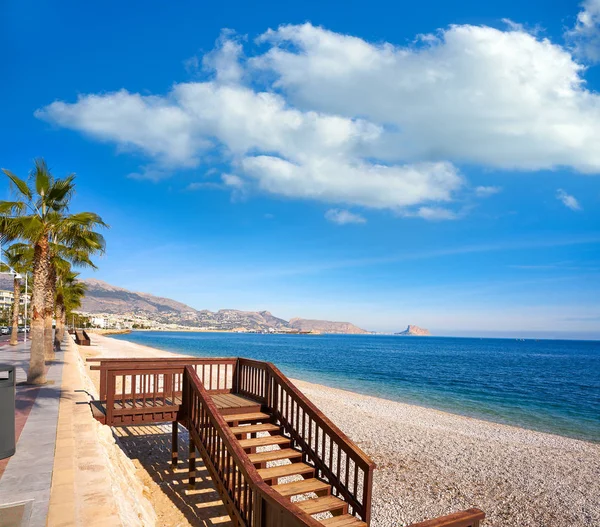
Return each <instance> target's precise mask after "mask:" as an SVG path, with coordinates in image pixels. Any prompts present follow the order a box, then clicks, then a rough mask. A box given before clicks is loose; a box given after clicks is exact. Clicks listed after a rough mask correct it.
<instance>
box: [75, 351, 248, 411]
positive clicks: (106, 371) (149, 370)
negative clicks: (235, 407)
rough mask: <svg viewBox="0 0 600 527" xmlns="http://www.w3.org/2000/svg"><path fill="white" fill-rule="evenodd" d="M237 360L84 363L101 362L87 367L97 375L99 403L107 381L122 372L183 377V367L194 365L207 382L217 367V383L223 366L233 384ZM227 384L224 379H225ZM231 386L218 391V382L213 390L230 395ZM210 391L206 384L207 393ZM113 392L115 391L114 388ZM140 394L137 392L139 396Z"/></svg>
mask: <svg viewBox="0 0 600 527" xmlns="http://www.w3.org/2000/svg"><path fill="white" fill-rule="evenodd" d="M237 361H238V359H237V358H231V357H228V358H197V357H182V358H179V357H176V358H171V357H167V358H142V359H137V358H135V359H133V358H115V359H112V358H111V359H103V358H96V357H91V358H89V359H87V362H92V363H95V362H100V364H99V365H96V364H94V365H92V366H90V370H92V371H100V383H99V396H100V400H101V401H104V400H107V399H108V393H109V392H110V389H109V386H108V385H109V377H110V376H111V375H123V374H124V373H123V372H124V371H127V373H126V374H125V375H131V376H134V375H138V376H143V375H152V374H155V375H164V374H168V375H172V376H174V375H178V376H181V375H183V370H184V368H185V366H186V365H190V364H191V365H195V366H202V370H203V379H205V373H206V374H208V376H209V379H211V378H212V377H213V366H217V368H216V371H215V372H214V373H216V375H217V380H218V379H220V375H221V366H224V368H225V371H224V374H225V375H226V376H227V375H228V374H227V371H228V367H230V369H231V373H230V375H231V377H232V380H234V381H235V378H236V368H237ZM207 366H208V368H207V369H208V371H207V372H205V371H204V370H205V367H207ZM225 380H226V379H225ZM132 382H133V380H132ZM232 387H233V386H230V387H228V388H226V387H225V386H224V387H221V386H220V385H219V382H217V388H216V390H220V389H221V390H226V391H229V390H230V389H231V388H232ZM212 388H213V387H212V386H211V385H210V382H209V389H212ZM113 389H114V387H113ZM138 393H139V392H138Z"/></svg>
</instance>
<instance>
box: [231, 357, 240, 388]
mask: <svg viewBox="0 0 600 527" xmlns="http://www.w3.org/2000/svg"><path fill="white" fill-rule="evenodd" d="M231 391H232V393H239V391H240V359H239V357H238V358H237V359H236V360H235V367H234V370H233V378H232V387H231Z"/></svg>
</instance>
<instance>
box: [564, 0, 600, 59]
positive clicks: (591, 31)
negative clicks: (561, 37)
mask: <svg viewBox="0 0 600 527" xmlns="http://www.w3.org/2000/svg"><path fill="white" fill-rule="evenodd" d="M565 36H566V38H567V40H568V41H569V42H570V44H571V46H572V48H573V51H574V53H575V54H576V55H577V56H578V57H580V58H582V59H584V60H589V61H590V62H598V61H600V0H585V1H584V2H583V3H582V4H581V11H579V13H578V14H577V22H576V23H575V26H574V27H573V28H572V29H570V30H569V31H567V32H566V35H565Z"/></svg>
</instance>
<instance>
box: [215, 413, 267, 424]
mask: <svg viewBox="0 0 600 527" xmlns="http://www.w3.org/2000/svg"><path fill="white" fill-rule="evenodd" d="M223 419H225V421H226V422H227V423H239V422H246V421H268V420H269V419H271V416H270V415H269V414H264V413H262V412H247V413H245V414H231V415H224V416H223Z"/></svg>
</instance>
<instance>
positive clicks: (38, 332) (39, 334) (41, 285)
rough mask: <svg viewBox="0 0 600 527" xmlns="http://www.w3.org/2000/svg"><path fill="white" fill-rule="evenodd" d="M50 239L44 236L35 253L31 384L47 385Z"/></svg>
mask: <svg viewBox="0 0 600 527" xmlns="http://www.w3.org/2000/svg"><path fill="white" fill-rule="evenodd" d="M49 264H50V262H49V261H48V237H47V236H43V237H42V238H41V239H40V241H39V242H38V243H37V244H36V245H35V249H34V253H33V291H32V294H31V351H30V357H29V371H28V372H27V382H28V383H29V384H45V383H46V363H45V358H44V311H45V307H46V306H45V299H46V295H45V289H46V284H47V283H48V266H49Z"/></svg>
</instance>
